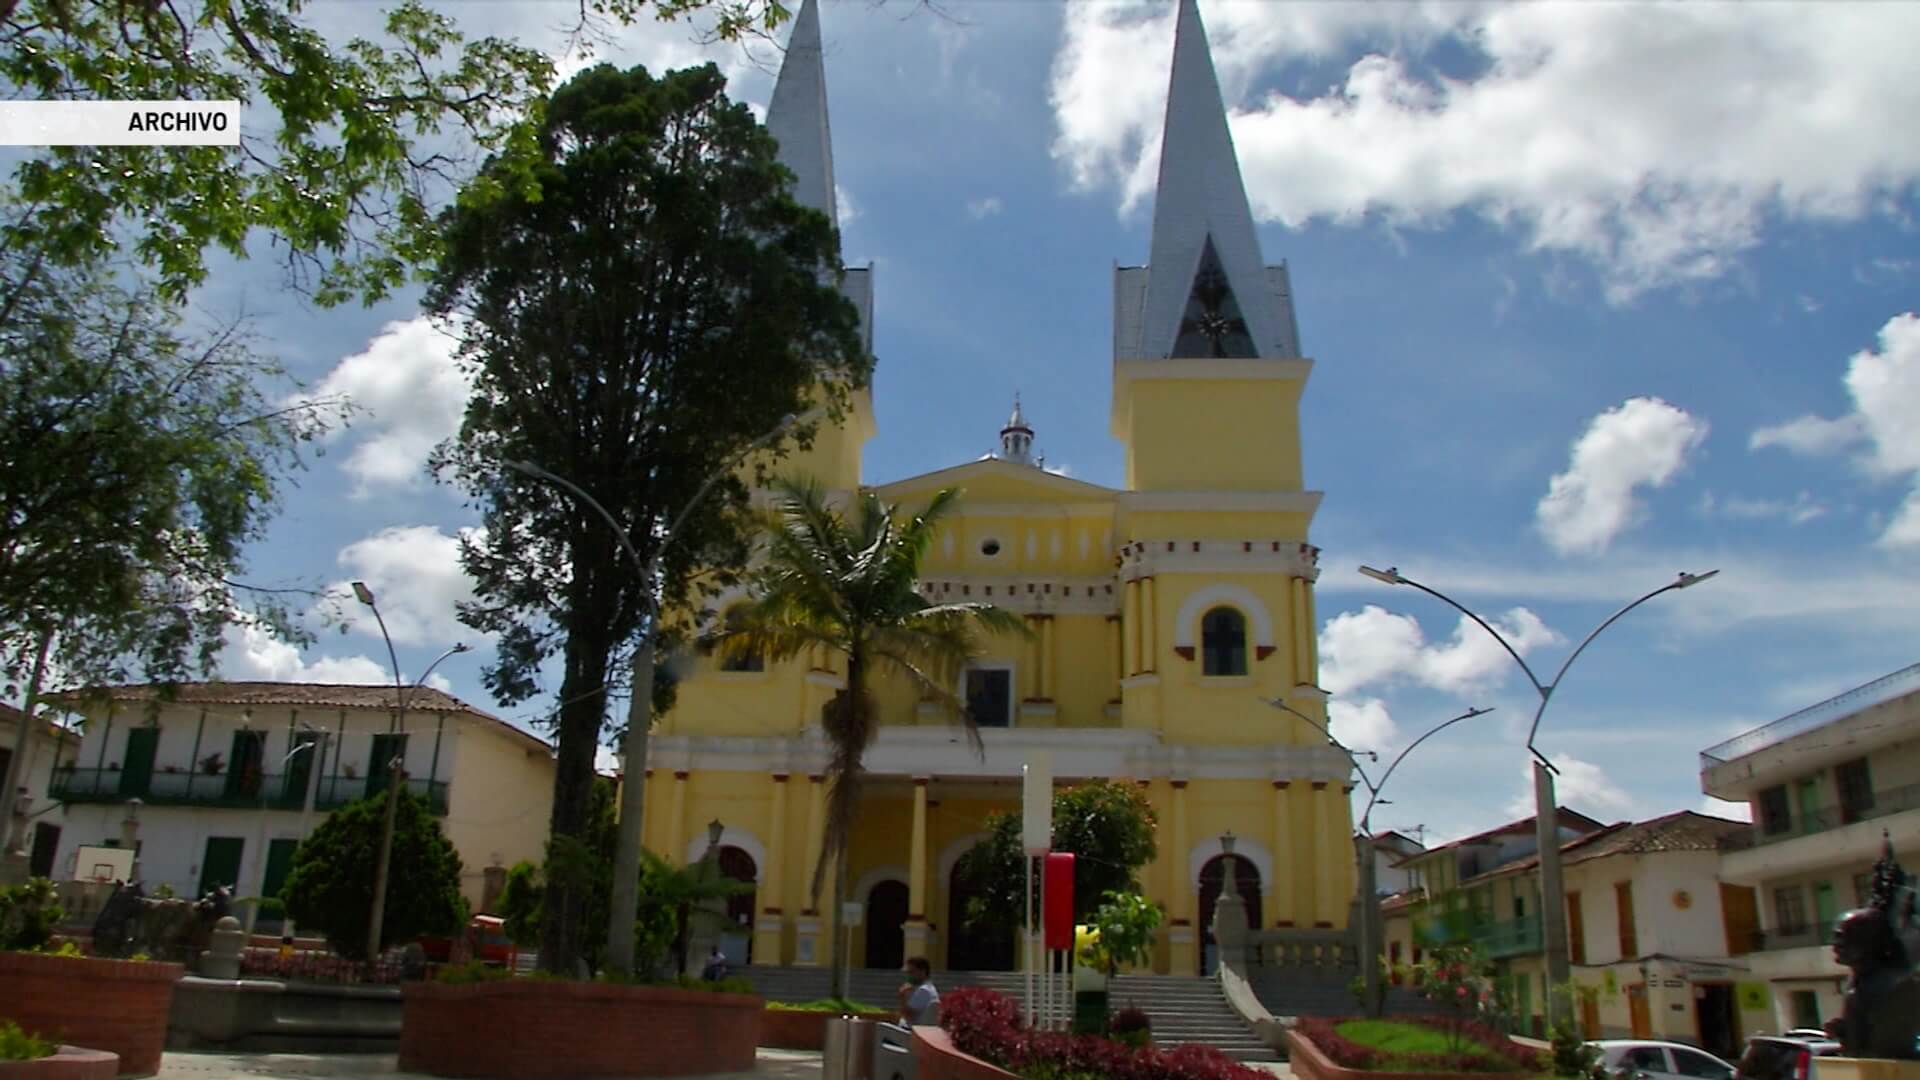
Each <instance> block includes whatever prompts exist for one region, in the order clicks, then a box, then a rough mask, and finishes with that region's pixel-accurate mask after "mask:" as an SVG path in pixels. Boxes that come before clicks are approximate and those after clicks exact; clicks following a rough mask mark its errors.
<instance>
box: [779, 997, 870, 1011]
mask: <svg viewBox="0 0 1920 1080" xmlns="http://www.w3.org/2000/svg"><path fill="white" fill-rule="evenodd" d="M767 1008H769V1009H772V1010H773V1011H775V1012H824V1013H834V1014H835V1015H838V1014H840V1013H891V1012H892V1010H890V1009H883V1008H881V1007H880V1006H878V1005H863V1004H861V1003H860V1002H858V1001H850V1000H848V999H846V998H821V999H820V1000H818V1001H805V1002H796V1001H769V1002H767Z"/></svg>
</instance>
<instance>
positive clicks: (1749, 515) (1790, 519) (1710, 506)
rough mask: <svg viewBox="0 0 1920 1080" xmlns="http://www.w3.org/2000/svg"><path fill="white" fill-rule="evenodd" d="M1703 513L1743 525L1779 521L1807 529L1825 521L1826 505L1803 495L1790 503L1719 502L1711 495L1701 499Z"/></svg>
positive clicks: (1807, 493)
mask: <svg viewBox="0 0 1920 1080" xmlns="http://www.w3.org/2000/svg"><path fill="white" fill-rule="evenodd" d="M1700 513H1701V514H1702V515H1704V516H1706V517H1724V518H1733V519H1736V520H1743V521H1760V520H1765V519H1768V518H1780V519H1782V520H1784V521H1785V522H1787V524H1789V525H1805V524H1806V523H1807V522H1809V521H1813V520H1815V519H1817V518H1821V517H1825V516H1826V513H1827V505H1826V504H1825V503H1823V502H1821V501H1820V500H1819V499H1816V498H1814V497H1813V493H1812V492H1810V491H1802V492H1800V493H1799V494H1797V495H1795V496H1794V497H1793V498H1791V499H1749V498H1745V497H1742V496H1739V495H1728V496H1726V497H1724V498H1716V497H1715V496H1714V494H1713V493H1712V492H1707V493H1706V494H1704V495H1702V496H1700Z"/></svg>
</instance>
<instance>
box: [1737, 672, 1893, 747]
mask: <svg viewBox="0 0 1920 1080" xmlns="http://www.w3.org/2000/svg"><path fill="white" fill-rule="evenodd" d="M1915 690H1920V664H1913V665H1910V666H1908V667H1903V668H1901V669H1900V670H1899V671H1896V672H1893V673H1892V674H1889V675H1882V676H1881V677H1879V678H1877V679H1875V680H1873V681H1872V682H1870V683H1864V684H1862V685H1860V686H1856V687H1854V688H1853V689H1851V690H1848V691H1847V692H1845V693H1843V694H1836V695H1834V696H1833V697H1830V698H1828V699H1827V700H1825V701H1822V702H1820V703H1818V704H1816V705H1809V706H1807V707H1806V708H1804V709H1801V710H1800V711H1799V712H1793V713H1788V714H1787V715H1785V716H1783V717H1781V718H1780V719H1778V720H1775V721H1773V722H1772V723H1770V724H1766V725H1764V726H1762V727H1757V728H1754V729H1753V730H1752V731H1747V732H1743V733H1741V734H1739V735H1735V736H1734V737H1733V738H1731V739H1728V740H1727V741H1726V742H1723V743H1721V744H1720V745H1718V746H1714V747H1711V748H1709V749H1707V750H1705V751H1702V752H1701V754H1700V767H1701V768H1702V769H1709V768H1712V767H1713V766H1715V765H1725V764H1726V763H1727V762H1729V761H1732V760H1734V759H1736V758H1741V757H1745V756H1746V755H1748V754H1751V753H1754V752H1755V751H1758V750H1764V749H1766V748H1767V747H1769V746H1772V745H1774V744H1775V743H1779V742H1784V741H1785V740H1787V739H1790V738H1792V737H1793V736H1795V735H1800V734H1804V733H1806V732H1809V731H1812V730H1814V729H1815V728H1818V727H1821V726H1822V725H1825V724H1829V723H1832V722H1833V721H1835V720H1838V719H1840V718H1841V717H1843V716H1848V715H1850V714H1852V713H1856V712H1859V711H1860V710H1862V709H1869V708H1872V707H1873V706H1875V705H1880V704H1884V703H1886V702H1888V701H1892V700H1893V699H1894V698H1897V697H1900V696H1901V695H1903V694H1907V693H1911V692H1913V691H1915Z"/></svg>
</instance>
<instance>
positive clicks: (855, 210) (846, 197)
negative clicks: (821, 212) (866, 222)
mask: <svg viewBox="0 0 1920 1080" xmlns="http://www.w3.org/2000/svg"><path fill="white" fill-rule="evenodd" d="M833 208H834V214H835V215H836V216H837V217H838V218H839V219H840V220H839V221H838V222H836V224H838V225H839V226H840V227H841V228H842V229H844V228H846V227H847V226H848V225H850V224H852V223H853V220H854V219H855V218H857V217H859V216H860V204H859V203H856V202H854V201H853V193H852V192H850V191H848V190H847V189H846V188H843V187H841V186H840V185H839V184H835V185H833Z"/></svg>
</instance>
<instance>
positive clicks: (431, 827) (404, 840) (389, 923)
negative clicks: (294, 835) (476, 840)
mask: <svg viewBox="0 0 1920 1080" xmlns="http://www.w3.org/2000/svg"><path fill="white" fill-rule="evenodd" d="M386 807H387V797H386V795H384V794H380V795H374V796H369V797H368V798H365V799H360V800H357V801H355V802H351V803H348V804H347V805H346V806H343V807H341V808H340V809H338V810H335V811H334V812H333V813H331V814H328V815H327V819H326V820H325V821H323V822H321V823H320V827H319V828H317V829H315V830H313V835H312V836H309V837H308V838H307V839H305V840H304V841H302V842H301V844H300V847H299V848H298V849H297V850H295V851H294V853H293V868H292V870H291V871H290V872H289V873H288V874H287V881H286V884H284V885H282V886H281V887H280V899H281V900H282V901H283V902H284V903H285V904H286V906H287V914H288V915H289V916H291V917H292V918H293V920H294V922H295V923H297V924H299V926H300V927H301V928H303V929H305V928H309V927H310V928H312V929H315V930H318V931H320V932H321V933H323V934H325V935H326V937H327V944H329V945H331V946H333V951H334V952H336V953H339V954H340V955H341V956H354V957H359V956H365V955H366V954H367V930H368V919H369V917H370V916H371V915H372V914H373V912H372V910H371V909H372V907H373V872H374V864H375V863H376V862H377V861H378V859H379V854H380V833H381V828H382V826H383V824H384V822H385V818H386ZM395 811H396V812H395V815H394V823H393V857H392V861H391V862H390V863H389V865H388V876H387V906H386V910H385V913H384V915H383V916H382V919H383V925H382V930H381V935H380V940H381V941H383V942H386V943H388V944H393V945H398V944H402V943H404V942H407V941H411V940H413V939H415V938H417V937H420V936H421V935H423V934H440V935H452V934H456V933H458V932H459V931H460V929H461V927H462V926H463V925H465V923H466V921H467V902H466V900H465V898H463V897H462V896H461V895H460V855H459V853H458V852H456V851H454V849H453V845H452V844H451V843H449V842H448V841H447V838H446V836H445V835H444V834H442V833H441V831H440V822H439V821H438V820H437V819H436V818H435V817H434V816H433V814H432V812H431V811H430V810H429V809H428V807H427V802H426V800H425V799H422V798H420V797H419V796H417V795H414V794H412V793H410V792H402V793H401V794H400V798H399V805H398V806H397V807H396V808H395Z"/></svg>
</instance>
